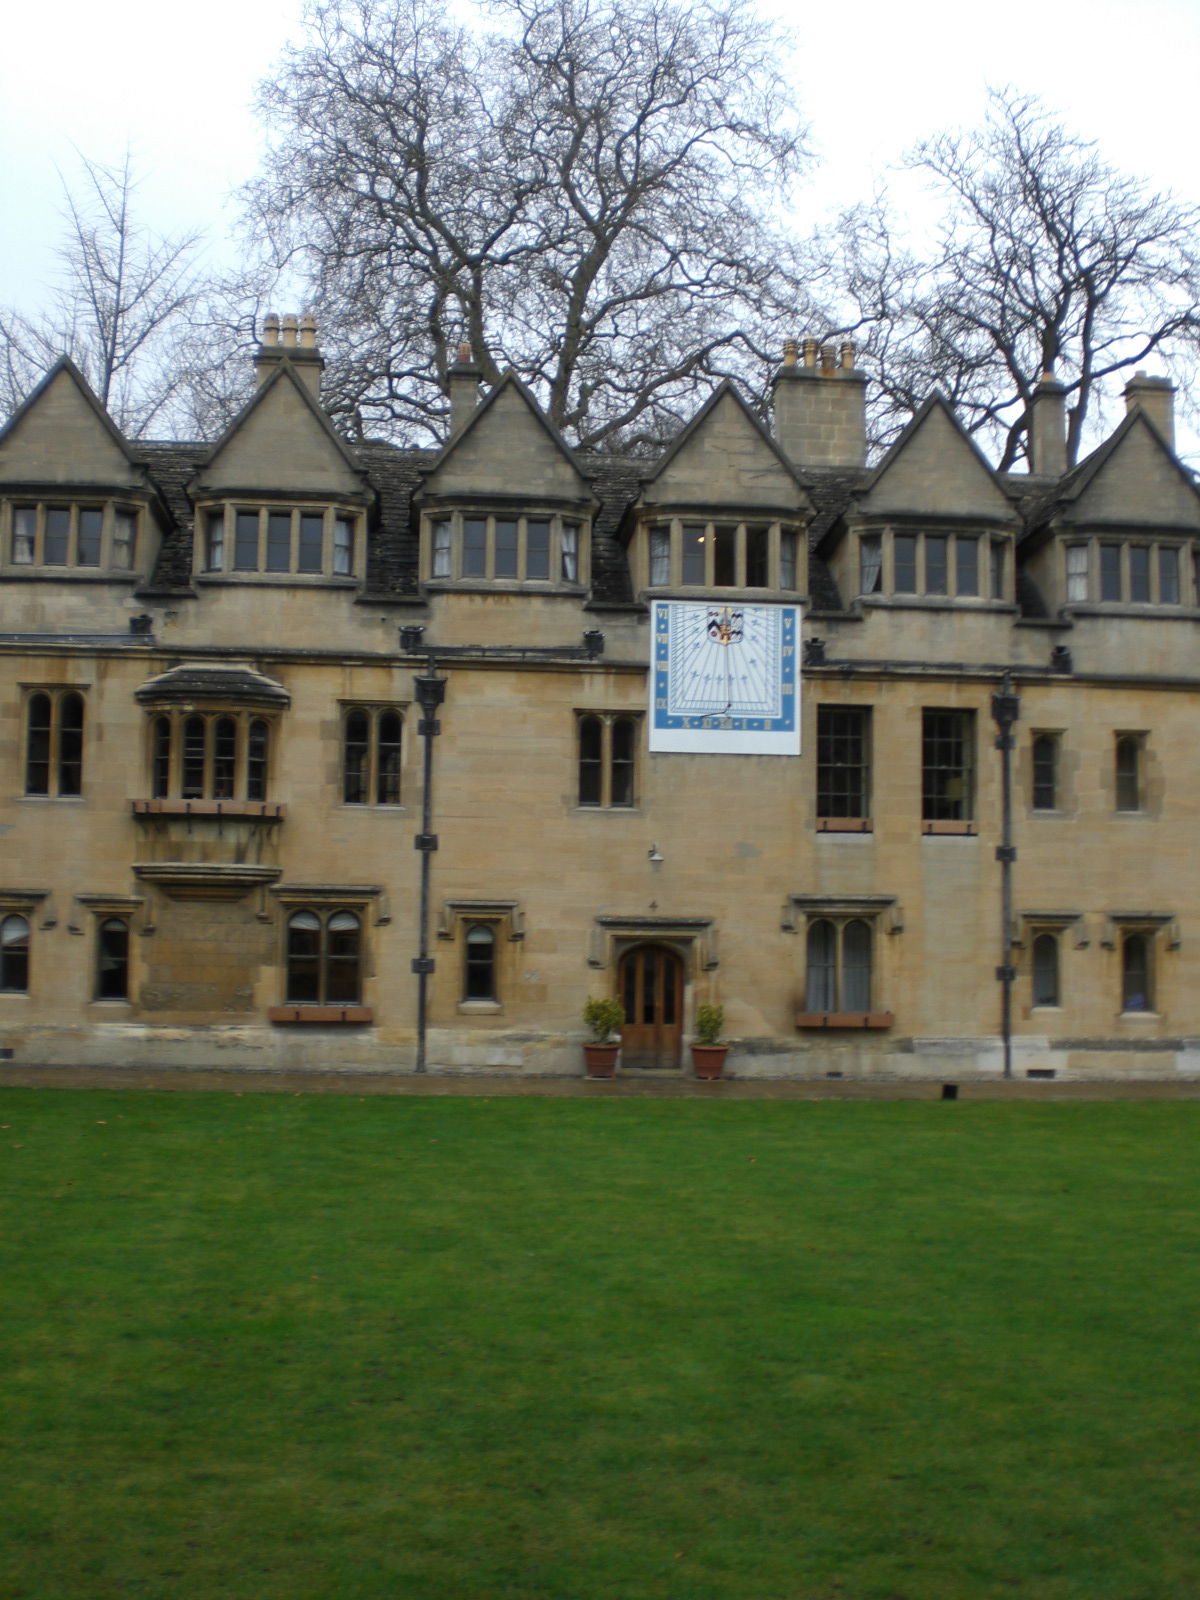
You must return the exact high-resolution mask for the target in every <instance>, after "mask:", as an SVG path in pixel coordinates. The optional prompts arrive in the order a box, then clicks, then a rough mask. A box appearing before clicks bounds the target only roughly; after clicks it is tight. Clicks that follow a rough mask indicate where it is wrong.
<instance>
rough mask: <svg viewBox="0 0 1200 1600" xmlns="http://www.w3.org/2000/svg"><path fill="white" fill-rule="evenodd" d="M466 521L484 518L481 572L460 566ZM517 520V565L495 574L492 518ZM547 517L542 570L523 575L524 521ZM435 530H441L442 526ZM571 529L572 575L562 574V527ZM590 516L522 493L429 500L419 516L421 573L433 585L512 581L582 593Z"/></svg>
mask: <svg viewBox="0 0 1200 1600" xmlns="http://www.w3.org/2000/svg"><path fill="white" fill-rule="evenodd" d="M468 521H470V522H482V523H483V524H484V545H483V553H482V564H483V568H484V570H483V572H481V573H471V574H467V573H465V572H464V570H463V568H464V527H465V524H466V523H467V522H468ZM498 522H502V523H515V524H516V540H517V542H516V546H515V550H514V555H513V560H514V565H515V568H516V571H515V572H513V573H507V574H503V575H500V576H497V574H496V524H497V523H498ZM530 523H546V524H548V526H549V546H548V552H547V556H548V559H547V576H545V577H527V576H526V572H527V570H528V565H529V525H530ZM439 530H445V532H441V531H439ZM565 530H573V531H574V535H575V541H574V552H573V555H574V566H575V576H574V577H572V578H568V577H564V576H563V571H564V559H565V558H566V557H567V556H568V553H569V552H568V546H567V545H566V544H565V542H564V531H565ZM590 533H591V528H590V520H589V517H588V515H587V513H586V512H585V511H584V510H583V509H575V508H572V509H570V510H563V508H562V507H561V506H544V505H539V504H538V502H537V501H536V500H533V499H525V498H523V499H521V500H520V502H518V503H513V504H511V505H505V504H503V503H502V502H501V501H500V500H499V499H498V497H492V498H489V499H487V500H486V501H481V502H479V503H475V502H473V501H471V500H470V499H467V498H463V499H455V500H450V501H447V503H445V504H440V503H439V504H437V505H430V506H427V507H426V508H425V510H424V511H423V512H422V516H421V579H422V582H425V583H429V584H431V585H433V586H434V587H437V588H442V587H446V586H452V587H455V588H457V587H466V588H471V587H474V586H476V585H479V586H481V587H483V588H486V589H488V590H494V589H496V588H500V589H503V588H505V587H509V586H512V587H515V588H518V589H520V590H533V591H534V592H536V591H538V590H553V591H563V590H565V591H567V592H568V593H571V594H578V593H582V592H583V591H584V590H585V589H586V587H587V583H588V573H589V570H590V559H589V558H590ZM439 568H446V569H448V570H438V569H439Z"/></svg>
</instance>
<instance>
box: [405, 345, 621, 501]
mask: <svg viewBox="0 0 1200 1600" xmlns="http://www.w3.org/2000/svg"><path fill="white" fill-rule="evenodd" d="M426 488H427V490H428V492H429V493H430V494H433V495H437V496H438V497H439V498H445V499H453V498H455V497H456V496H458V495H469V496H471V497H472V498H475V499H478V498H479V497H481V496H482V497H487V496H496V497H497V498H505V499H509V500H511V499H512V498H513V496H514V495H518V494H519V495H523V496H524V497H525V498H527V499H530V500H567V501H572V502H578V501H580V500H586V499H588V498H589V490H588V486H587V483H586V482H585V480H584V478H583V476H582V474H581V473H580V471H579V468H578V467H577V466H576V464H575V458H574V456H573V455H572V454H571V451H570V449H569V448H568V446H567V444H566V443H565V441H564V440H563V438H562V436H561V434H559V433H558V432H557V431H556V430H555V429H554V428H553V427H552V426H551V424H550V422H549V421H548V419H547V417H546V415H545V413H544V412H543V411H542V409H541V407H540V406H539V405H538V403H537V401H536V400H535V399H534V398H533V396H532V395H531V394H530V392H529V390H528V389H527V388H526V387H525V385H524V384H523V383H522V382H521V381H520V380H519V379H518V378H517V377H516V376H515V374H513V373H511V372H508V373H506V374H505V375H504V377H503V378H502V379H501V380H500V382H499V383H498V384H497V385H496V387H495V388H494V389H493V390H492V392H491V394H490V395H489V396H488V397H487V399H486V400H485V401H484V402H483V404H482V405H481V406H480V407H479V409H478V410H477V411H476V412H475V413H474V415H473V416H472V417H471V418H470V420H469V421H468V423H467V425H466V427H465V428H463V430H462V432H461V433H459V434H458V435H456V437H454V438H453V439H451V440H450V442H449V444H447V446H446V448H445V449H444V450H443V451H442V454H441V455H440V457H439V458H438V460H437V462H436V464H435V466H434V468H433V470H432V472H431V473H430V474H429V477H428V478H427V479H426Z"/></svg>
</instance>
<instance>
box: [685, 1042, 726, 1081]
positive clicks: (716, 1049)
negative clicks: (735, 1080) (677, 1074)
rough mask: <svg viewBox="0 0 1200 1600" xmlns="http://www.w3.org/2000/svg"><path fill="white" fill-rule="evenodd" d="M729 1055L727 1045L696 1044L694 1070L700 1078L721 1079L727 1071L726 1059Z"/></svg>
mask: <svg viewBox="0 0 1200 1600" xmlns="http://www.w3.org/2000/svg"><path fill="white" fill-rule="evenodd" d="M728 1054H729V1046H728V1045H727V1044H694V1045H693V1046H692V1070H693V1071H694V1072H695V1074H696V1076H697V1077H698V1078H719V1077H720V1076H721V1075H722V1073H723V1072H724V1071H725V1057H726V1056H727V1055H728Z"/></svg>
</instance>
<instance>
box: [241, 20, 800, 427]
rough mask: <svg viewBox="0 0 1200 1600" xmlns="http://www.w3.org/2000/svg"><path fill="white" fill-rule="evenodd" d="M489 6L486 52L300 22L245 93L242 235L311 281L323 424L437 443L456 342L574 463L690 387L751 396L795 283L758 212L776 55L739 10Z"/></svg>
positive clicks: (409, 31) (770, 40)
mask: <svg viewBox="0 0 1200 1600" xmlns="http://www.w3.org/2000/svg"><path fill="white" fill-rule="evenodd" d="M489 11H490V14H491V16H492V17H493V18H494V19H495V22H496V24H497V31H495V32H491V33H488V32H483V31H480V30H469V29H466V28H463V27H460V26H457V25H456V24H454V23H453V22H452V21H451V20H450V16H449V13H448V11H447V10H446V9H445V7H444V5H443V4H442V0H328V3H324V4H318V5H316V6H315V7H314V8H313V9H312V10H311V11H310V13H309V18H308V29H309V33H308V38H307V41H306V42H305V43H303V44H302V45H301V46H300V47H298V48H295V49H292V50H290V51H289V52H288V53H287V55H286V57H285V60H284V63H283V66H282V68H281V70H280V71H279V73H278V74H277V76H275V77H274V78H273V79H272V80H269V81H268V82H267V83H265V84H264V85H263V87H262V90H261V103H262V108H263V110H264V112H265V114H266V116H267V119H268V122H269V124H270V126H271V127H272V128H273V130H274V133H275V143H274V146H273V149H272V152H271V155H270V157H269V159H268V162H267V165H266V168H265V170H264V173H263V175H262V176H261V177H260V178H259V179H258V180H257V181H256V182H255V183H254V184H253V185H251V187H250V189H249V192H248V204H249V219H250V225H251V228H252V230H253V231H254V232H255V233H256V234H257V235H258V236H259V237H260V238H264V239H266V240H267V241H269V245H270V248H271V250H272V252H273V259H274V261H275V263H276V265H277V266H279V267H283V268H287V269H290V270H291V271H293V272H297V271H298V272H299V273H300V274H301V275H302V276H303V277H304V278H305V279H306V280H307V282H308V283H309V284H311V300H312V302H313V303H314V304H315V309H316V310H317V312H318V315H319V317H320V321H321V327H322V343H323V346H325V347H326V348H327V351H328V353H329V354H331V355H332V356H333V358H334V359H333V361H332V362H331V371H330V373H329V374H328V379H329V383H328V388H327V395H328V397H329V403H330V404H331V407H332V408H333V409H334V410H335V411H341V412H342V413H344V414H345V415H346V416H347V417H355V418H357V419H358V420H359V423H360V425H361V426H364V427H366V426H369V427H371V428H372V429H375V430H384V431H389V432H392V433H398V434H401V435H405V434H406V435H408V436H413V437H421V436H437V435H438V434H439V433H440V431H441V429H442V427H443V425H444V419H445V401H444V396H443V392H442V381H443V379H444V376H445V373H446V369H447V366H448V364H449V363H450V361H451V360H452V359H453V356H454V351H455V347H456V344H457V342H458V341H459V339H461V338H465V339H466V340H468V341H469V343H470V344H471V347H472V350H473V352H474V354H475V356H476V359H477V360H478V361H479V363H480V366H481V368H482V371H483V376H484V378H485V380H487V381H494V380H495V378H496V377H497V376H498V375H499V373H500V371H501V370H502V369H503V368H504V367H506V366H512V367H514V368H515V369H516V370H517V371H518V372H519V373H520V374H521V375H522V376H523V377H525V378H526V379H527V380H528V381H529V382H530V383H531V384H533V385H534V387H535V388H536V390H537V391H538V393H539V395H540V397H541V398H542V400H543V401H544V403H545V404H546V406H547V409H548V411H549V413H550V416H551V417H552V418H553V420H554V421H555V422H556V423H557V424H559V425H560V426H562V427H564V428H565V429H566V430H567V431H568V432H569V433H570V434H571V435H572V436H573V437H575V438H576V439H577V440H578V441H580V442H581V443H583V444H587V445H599V444H611V443H614V442H615V441H618V440H619V441H621V442H622V443H625V444H630V443H632V444H635V445H636V444H637V442H638V441H639V440H645V439H649V438H653V437H656V436H659V435H661V433H662V432H663V431H664V430H665V429H667V428H669V427H671V426H672V425H673V424H674V423H675V421H676V420H677V418H678V415H679V412H680V409H681V407H686V406H687V405H689V404H690V403H692V398H693V396H694V392H695V385H696V383H697V380H698V379H702V378H704V377H706V376H710V375H716V374H719V373H723V372H726V371H731V370H732V371H738V370H747V371H753V372H754V373H755V375H756V376H757V375H758V368H759V366H760V365H761V349H762V347H763V344H764V338H763V329H764V327H765V326H767V325H769V324H772V323H773V322H775V323H778V325H779V327H780V328H782V327H783V326H784V325H785V323H787V322H790V318H791V315H792V312H793V308H794V305H795V301H796V297H797V294H798V293H799V292H800V284H801V274H800V265H801V264H800V262H799V259H798V257H797V256H796V255H795V253H794V252H792V251H791V250H790V249H789V247H788V245H787V244H786V242H785V241H784V240H782V239H780V238H778V237H775V236H774V235H773V234H772V231H771V229H770V228H769V226H768V224H767V222H766V220H765V217H766V212H767V203H768V201H769V200H770V198H771V197H772V196H774V195H777V194H779V193H780V191H781V189H786V187H787V185H788V184H789V183H790V182H791V180H792V179H793V178H794V177H795V175H796V174H797V172H798V171H799V169H800V167H801V165H802V163H803V148H802V138H801V129H800V126H799V123H798V121H797V118H796V113H795V109H794V106H793V104H792V101H791V98H790V95H789V93H788V91H787V89H786V86H785V85H784V83H783V81H782V79H781V78H780V76H779V74H778V72H777V69H776V66H775V61H776V59H777V57H778V54H779V42H778V38H777V35H776V34H775V33H774V32H773V30H772V29H771V28H770V27H769V26H768V25H767V24H765V23H762V22H760V21H758V20H756V19H754V18H753V17H752V16H751V15H750V13H749V12H748V10H746V9H745V7H744V6H743V5H742V4H741V3H740V0H695V3H692V4H686V5H685V4H682V3H678V0H628V3H623V4H618V3H617V0H493V3H492V4H491V5H490V7H489ZM788 331H792V330H791V328H790V327H789V328H788ZM772 342H773V344H774V349H775V350H776V351H777V350H778V342H777V340H773V341H772Z"/></svg>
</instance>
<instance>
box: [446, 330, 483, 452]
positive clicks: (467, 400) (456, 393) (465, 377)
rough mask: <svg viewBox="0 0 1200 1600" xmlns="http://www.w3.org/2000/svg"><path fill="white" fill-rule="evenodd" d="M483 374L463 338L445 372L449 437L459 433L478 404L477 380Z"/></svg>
mask: <svg viewBox="0 0 1200 1600" xmlns="http://www.w3.org/2000/svg"><path fill="white" fill-rule="evenodd" d="M482 376H483V374H482V373H481V372H480V370H479V367H478V366H477V365H476V363H475V361H474V359H473V357H472V355H471V346H470V345H469V344H468V343H467V341H466V340H465V339H463V340H462V341H461V343H460V344H459V347H458V354H457V356H456V357H455V359H454V363H453V365H452V366H451V367H450V369H449V370H448V372H447V373H446V393H447V394H448V395H449V396H450V437H451V438H452V439H453V438H454V437H455V436H456V435H457V434H460V433H461V432H462V431H463V429H464V428H465V427H466V425H467V423H468V422H469V421H470V420H471V418H472V416H474V414H475V408H476V406H478V404H479V380H480V378H481V377H482Z"/></svg>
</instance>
